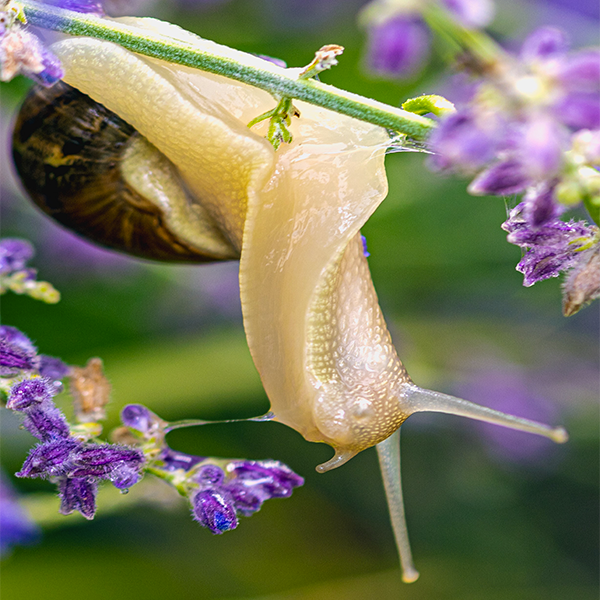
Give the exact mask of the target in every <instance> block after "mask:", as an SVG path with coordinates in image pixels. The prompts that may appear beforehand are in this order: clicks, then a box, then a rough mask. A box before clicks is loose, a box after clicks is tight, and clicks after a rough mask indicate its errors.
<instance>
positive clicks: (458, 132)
mask: <svg viewBox="0 0 600 600" xmlns="http://www.w3.org/2000/svg"><path fill="white" fill-rule="evenodd" d="M498 143H499V129H498V128H497V127H496V126H494V125H492V124H491V123H489V122H488V123H487V128H486V129H485V130H484V129H483V128H482V127H481V126H480V124H479V123H478V122H477V119H476V118H475V116H474V114H473V113H472V112H471V111H468V110H463V111H460V112H457V113H454V114H452V115H450V116H449V117H447V118H445V119H443V120H442V122H441V123H440V125H439V127H438V128H437V129H436V130H435V131H434V132H433V134H432V135H431V138H430V144H431V148H432V150H433V151H434V152H435V154H434V155H433V156H432V158H431V164H432V166H433V167H434V168H435V169H438V170H446V169H458V170H459V171H462V172H466V173H473V172H475V171H477V170H478V169H480V168H481V167H483V166H484V165H486V164H487V163H489V162H490V161H491V160H492V159H493V158H494V154H495V152H496V149H497V146H498Z"/></svg>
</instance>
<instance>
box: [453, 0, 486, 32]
mask: <svg viewBox="0 0 600 600" xmlns="http://www.w3.org/2000/svg"><path fill="white" fill-rule="evenodd" d="M442 4H444V5H445V7H446V8H447V9H448V10H449V11H450V12H451V13H452V14H453V16H454V17H455V18H456V20H457V21H458V22H459V23H460V24H461V25H463V26H464V27H467V28H473V29H476V28H481V27H485V26H486V25H489V24H490V22H491V21H492V19H493V17H494V4H493V2H491V0H442Z"/></svg>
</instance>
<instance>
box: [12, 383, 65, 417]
mask: <svg viewBox="0 0 600 600" xmlns="http://www.w3.org/2000/svg"><path fill="white" fill-rule="evenodd" d="M53 391H54V388H53V387H52V386H51V385H50V381H49V380H48V379H45V378H41V377H36V378H35V379H26V380H24V381H20V382H19V383H15V384H14V385H13V386H12V387H11V388H10V393H9V396H8V402H7V403H6V407H7V408H10V409H11V410H16V411H18V412H23V411H26V410H27V409H29V408H30V407H32V406H33V405H39V404H42V403H44V402H46V403H47V402H50V401H51V400H52V395H53Z"/></svg>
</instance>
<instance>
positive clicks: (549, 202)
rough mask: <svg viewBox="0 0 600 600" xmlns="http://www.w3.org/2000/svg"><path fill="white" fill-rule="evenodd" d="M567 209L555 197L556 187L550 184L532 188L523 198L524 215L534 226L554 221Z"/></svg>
mask: <svg viewBox="0 0 600 600" xmlns="http://www.w3.org/2000/svg"><path fill="white" fill-rule="evenodd" d="M564 211H565V207H564V206H563V205H561V204H558V203H557V202H556V200H555V198H554V187H553V186H548V185H542V186H538V187H536V188H532V189H530V190H529V191H528V192H527V194H525V197H524V198H523V216H524V217H525V220H526V221H527V223H529V225H531V226H532V227H540V226H541V225H545V224H546V223H548V222H549V221H554V220H555V219H556V218H557V217H559V216H560V215H561V214H562V213H563V212H564Z"/></svg>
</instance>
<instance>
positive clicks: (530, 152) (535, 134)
mask: <svg viewBox="0 0 600 600" xmlns="http://www.w3.org/2000/svg"><path fill="white" fill-rule="evenodd" d="M563 129H564V128H561V127H560V126H559V125H558V124H557V123H556V122H555V121H554V120H553V119H551V118H549V117H547V116H543V115H541V116H537V117H534V118H533V119H531V120H530V121H528V122H527V123H526V124H525V126H524V127H523V131H522V132H521V140H520V144H519V152H520V156H521V157H522V161H523V165H524V166H525V170H526V173H527V175H528V176H529V177H531V178H532V179H533V180H534V181H543V180H545V179H548V178H550V177H553V176H555V175H556V174H557V173H558V171H559V169H560V167H561V166H562V157H563V150H564V149H565V148H564V147H565V146H566V141H567V140H566V139H565V137H566V136H565V132H564V131H563Z"/></svg>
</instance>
